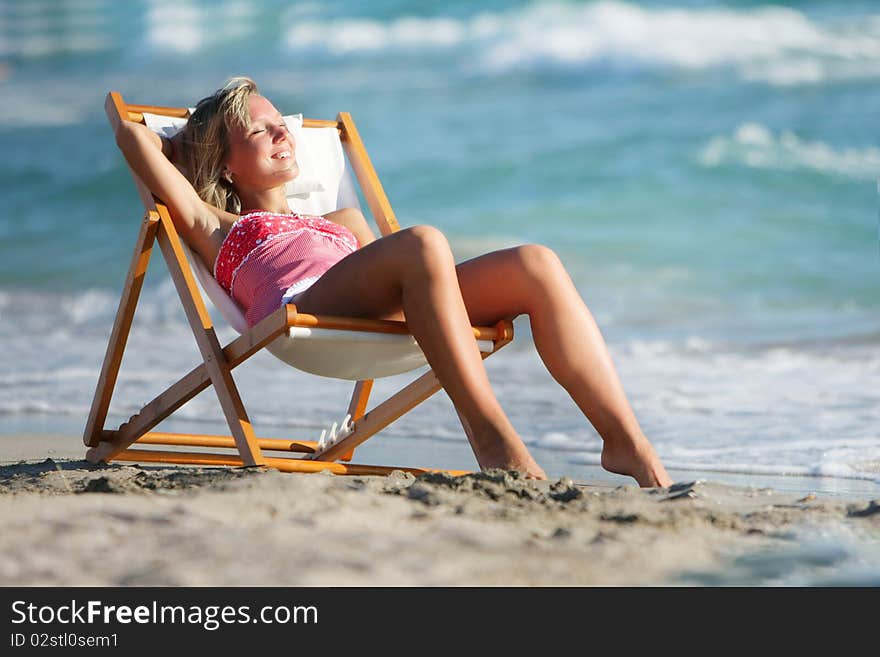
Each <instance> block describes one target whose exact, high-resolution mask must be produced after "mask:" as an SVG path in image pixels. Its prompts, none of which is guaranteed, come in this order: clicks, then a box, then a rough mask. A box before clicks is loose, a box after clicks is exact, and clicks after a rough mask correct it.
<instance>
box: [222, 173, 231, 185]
mask: <svg viewBox="0 0 880 657" xmlns="http://www.w3.org/2000/svg"><path fill="white" fill-rule="evenodd" d="M223 179H224V180H225V181H226V182H228V183H229V184H230V185H231V184H232V172H231V171H228V170H227V171H226V172H225V173H224V174H223Z"/></svg>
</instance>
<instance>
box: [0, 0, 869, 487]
mask: <svg viewBox="0 0 880 657" xmlns="http://www.w3.org/2000/svg"><path fill="white" fill-rule="evenodd" d="M236 74H246V75H250V76H252V77H254V78H255V79H256V80H257V82H258V83H259V84H260V86H261V87H262V90H263V92H264V93H265V94H266V95H267V96H269V97H270V98H271V99H272V100H273V101H274V102H275V104H276V105H277V106H278V107H279V108H281V109H283V110H284V111H285V112H290V113H293V112H303V113H304V114H306V115H307V116H312V117H316V118H332V117H334V116H335V115H336V113H337V112H339V111H349V112H351V113H352V114H353V116H354V118H355V120H356V121H357V124H358V127H359V129H360V132H361V134H362V136H363V138H364V140H365V142H366V145H367V148H368V149H369V152H370V155H371V157H372V159H373V162H374V165H375V166H376V169H377V170H378V172H379V175H380V177H381V179H382V181H383V183H384V185H385V189H386V191H387V193H388V196H389V198H390V200H391V202H392V205H393V206H394V208H395V211H396V214H397V216H398V218H399V220H400V222H401V224H403V225H413V224H417V223H429V224H433V225H436V226H438V227H440V228H441V229H442V230H443V231H444V232H445V233H446V234H447V235H448V237H449V238H450V241H451V243H452V245H453V248H454V250H455V252H456V255H457V257H458V258H459V259H465V258H468V257H472V256H474V255H477V254H479V253H483V252H485V251H488V250H491V249H494V248H501V247H505V246H509V245H513V244H518V243H524V242H540V243H543V244H547V245H548V246H551V247H552V248H554V249H555V250H556V251H557V252H558V253H559V255H560V256H561V257H562V259H563V261H564V262H565V264H566V266H567V267H568V269H569V271H570V272H571V274H572V277H573V279H574V280H575V283H576V284H577V286H578V288H579V290H580V291H581V293H582V295H583V296H584V298H585V300H586V301H587V303H588V305H589V306H590V308H591V310H592V311H593V313H594V315H595V316H596V318H597V320H598V321H599V324H600V326H601V328H602V330H603V333H604V334H605V336H606V339H607V340H608V342H609V345H610V347H611V350H612V354H613V356H614V358H615V362H616V364H617V367H618V370H619V371H620V374H621V377H622V379H623V381H624V384H625V386H626V389H627V391H628V393H629V395H630V399H631V401H632V403H633V406H634V408H635V409H636V412H637V414H638V416H639V418H640V420H641V422H642V424H643V426H644V428H645V429H646V432H647V433H648V434H649V435H650V436H651V438H652V440H653V441H654V443H655V444H656V445H657V447H658V450H659V451H660V453H661V455H662V456H663V458H664V460H665V461H666V462H667V463H668V464H669V465H670V466H672V467H673V468H674V469H676V472H677V473H678V474H679V476H681V477H686V476H688V473H704V472H709V473H717V474H718V476H719V477H723V476H726V475H728V474H733V473H737V474H742V473H746V474H756V475H762V476H771V475H772V476H777V475H791V474H795V475H807V476H816V475H820V476H827V477H832V478H833V481H837V482H838V483H833V481H832V482H831V483H828V482H825V483H817V486H826V487H829V488H834V487H836V486H838V487H839V486H841V485H843V484H840V483H839V480H841V479H844V480H849V481H853V482H854V481H860V482H861V483H860V484H859V485H860V486H864V485H876V483H877V481H878V479H880V436H878V434H877V431H876V426H877V422H878V420H880V410H878V409H880V404H878V402H880V393H878V390H880V386H878V383H880V356H878V349H877V347H878V345H880V315H878V309H880V294H878V292H877V284H876V282H877V280H878V274H880V271H878V269H880V267H878V265H880V247H878V209H877V180H878V177H880V139H878V130H877V128H878V123H877V116H880V112H878V110H880V85H878V81H880V10H878V7H877V4H876V3H874V2H847V3H838V2H831V1H830V0H825V1H821V2H819V1H817V2H809V1H808V2H794V3H785V4H784V5H770V4H765V3H761V2H735V3H719V2H702V1H687V2H685V1H679V2H659V1H658V2H518V3H508V2H505V3H501V2H480V3H474V2H445V3H433V2H420V3H414V2H407V3H404V2H392V1H390V0H382V1H376V2H344V3H343V2H321V3H317V2H316V3H296V4H292V3H288V2H275V1H272V2H260V3H258V2H250V3H246V2H240V1H238V2H223V1H221V2H208V1H207V0H205V1H194V2H185V3H184V2H159V1H155V2H146V1H141V2H126V3H113V2H110V1H109V0H78V1H71V2H63V3H61V2H39V1H32V2H27V3H19V2H13V1H12V0H7V1H5V2H0V95H2V102H0V148H2V152H3V157H2V158H0V190H2V194H3V198H4V199H5V201H6V212H5V214H4V219H2V220H0V339H2V342H3V344H4V345H6V346H7V349H8V351H7V354H8V355H7V357H6V358H5V359H3V361H2V362H0V430H2V431H4V432H15V431H22V430H35V429H39V428H41V427H42V428H45V429H47V430H49V429H51V430H60V431H66V432H69V433H71V435H74V434H78V433H79V432H80V431H81V429H82V426H83V424H84V422H85V417H86V415H87V412H88V407H89V404H90V402H91V395H92V391H93V389H94V384H95V381H96V379H97V372H98V369H99V367H100V362H101V359H102V356H103V350H104V348H105V346H106V339H107V336H108V335H109V329H110V325H111V323H112V317H113V313H114V311H115V304H116V301H117V298H118V294H119V289H120V286H121V283H122V280H123V277H124V274H125V271H126V269H127V266H128V259H129V258H130V255H131V248H132V245H133V241H134V238H135V235H136V231H137V224H138V221H139V216H140V214H141V210H140V209H139V208H140V207H141V206H140V203H139V201H138V198H137V196H136V193H135V191H134V186H133V185H132V183H131V180H130V176H129V174H128V172H127V170H126V168H125V166H124V163H123V160H122V158H121V156H120V155H119V154H118V152H117V151H116V149H115V146H114V144H113V140H112V136H111V134H110V130H109V127H108V126H107V122H106V118H105V116H104V114H103V101H104V96H105V95H106V93H107V92H108V91H109V90H111V89H113V90H117V91H119V92H121V93H122V94H123V96H124V97H125V98H126V99H127V100H130V101H132V102H149V103H155V104H170V105H191V104H193V103H194V102H195V101H196V100H198V99H199V98H201V97H202V96H204V95H206V94H208V93H210V92H211V91H213V89H215V88H216V87H218V86H220V85H221V84H222V83H223V81H224V80H225V79H226V78H227V77H229V76H231V75H236ZM153 267H154V268H155V269H156V270H157V272H161V270H162V265H161V263H160V262H159V259H156V260H155V261H154V265H153ZM57 309H60V312H61V316H63V317H64V318H65V321H64V322H61V323H59V322H58V321H57V318H58V316H59V315H58V310H57ZM517 329H518V332H519V336H520V339H519V340H517V341H516V342H515V343H514V345H513V346H511V347H508V348H507V349H505V352H502V354H501V355H499V356H497V357H495V358H492V359H490V360H489V361H487V366H488V367H489V370H490V375H491V376H492V378H493V381H495V382H497V388H498V394H499V397H500V398H501V400H502V403H503V404H504V406H505V408H507V409H508V411H509V414H510V415H511V418H512V419H513V421H514V423H515V425H516V426H517V427H518V428H519V430H520V431H521V433H522V435H523V437H524V438H525V439H526V441H527V442H528V443H529V444H530V446H531V447H532V448H533V449H534V450H535V452H536V454H537V455H538V456H539V460H541V461H542V462H544V463H549V464H551V467H549V468H548V469H549V470H550V471H552V473H553V474H562V473H568V474H575V475H576V474H577V473H578V472H580V471H581V470H580V468H583V467H586V466H591V465H594V464H596V463H598V458H599V451H600V442H599V439H598V436H597V435H596V433H595V432H594V431H593V429H592V428H591V427H590V426H589V425H588V424H587V423H586V422H585V421H584V420H583V418H582V417H581V416H580V415H579V414H578V413H577V412H576V410H575V409H574V406H573V404H572V403H571V401H570V400H569V399H568V397H567V396H566V395H565V393H564V392H563V391H561V390H560V389H559V388H558V387H556V386H555V384H554V383H553V382H552V380H551V379H550V378H549V376H547V375H546V374H545V373H544V372H543V370H542V368H541V364H540V361H539V359H538V358H537V357H536V356H535V354H534V352H533V350H532V348H531V347H530V345H529V341H528V326H527V323H525V322H522V321H520V322H518V323H517ZM187 331H188V329H187V327H186V324H185V320H184V318H183V315H182V313H181V312H180V311H179V310H178V309H177V308H176V306H175V299H174V291H173V289H172V288H171V286H170V284H169V283H168V282H167V280H165V279H163V277H162V276H160V275H159V274H158V273H153V274H152V275H151V276H148V279H147V287H146V291H145V295H144V299H143V301H142V307H141V309H140V311H139V314H138V319H137V326H136V331H135V334H134V336H133V337H132V340H131V346H130V352H131V353H132V358H129V359H127V360H126V362H125V367H124V369H123V375H122V378H121V380H120V384H119V390H118V393H117V397H116V398H115V399H114V405H113V407H112V409H111V410H112V413H113V419H115V420H117V421H118V420H119V419H122V418H124V417H127V415H128V414H130V413H132V412H134V411H135V410H136V409H137V408H138V407H139V406H140V405H141V404H142V403H143V402H144V401H147V400H148V399H150V398H151V397H152V396H153V395H154V394H155V393H156V392H157V391H158V390H159V389H160V387H161V385H162V384H163V383H165V382H170V381H171V380H173V379H174V378H176V375H178V374H180V373H182V372H183V371H184V368H186V369H188V368H189V366H190V365H191V364H192V362H194V359H195V357H196V356H195V354H196V350H195V348H194V343H193V340H192V338H191V336H189V335H188V333H187ZM224 335H227V336H230V335H231V333H225V334H224ZM157 347H160V348H157ZM138 350H140V351H138ZM135 354H137V355H139V356H140V357H139V358H138V357H137V356H136V355H135ZM144 354H147V355H146V356H144ZM272 365H273V363H272V360H271V358H269V357H266V359H265V360H260V361H258V362H257V364H256V365H255V366H254V367H250V366H246V367H245V368H243V369H242V371H241V372H240V373H239V374H237V379H238V380H239V381H240V383H241V385H242V387H243V388H246V389H251V390H252V392H250V393H248V392H247V391H246V392H245V393H244V394H245V397H246V398H247V397H248V396H250V397H252V398H253V399H252V400H249V401H250V402H251V403H252V409H251V410H252V413H253V419H254V421H255V423H256V424H257V427H258V431H259V430H260V429H261V428H264V429H265V430H263V431H261V433H264V434H267V435H275V434H277V435H288V434H290V433H295V434H297V433H298V434H304V437H305V436H308V435H310V434H311V433H314V432H315V431H316V430H318V429H317V428H318V427H320V426H323V425H325V424H329V423H330V422H331V421H332V420H334V419H338V418H337V417H336V416H337V415H338V414H339V411H340V410H342V409H343V408H344V403H345V402H344V398H345V396H346V395H347V390H348V388H347V386H340V384H337V383H336V382H328V383H327V386H328V387H326V388H321V389H320V391H316V390H315V386H314V385H313V384H312V383H311V382H310V380H309V379H307V378H303V377H302V376H301V375H299V374H298V373H295V372H280V373H279V372H277V370H272V374H271V375H270V374H267V373H266V369H267V368H272ZM394 383H399V381H397V380H395V381H393V382H391V383H389V384H388V385H389V387H390V386H391V385H392V384H394ZM383 385H385V384H383ZM380 387H381V386H380ZM333 395H337V397H335V398H333ZM203 397H204V398H202V397H200V398H198V399H197V400H195V401H194V402H192V403H191V404H189V405H188V406H187V407H185V408H184V409H183V417H184V418H185V419H186V420H187V422H189V423H195V424H197V425H199V426H200V427H202V428H204V427H207V428H206V429H205V430H215V429H216V430H221V429H222V420H221V419H220V417H221V416H220V414H219V412H218V411H217V410H216V401H215V400H214V399H213V398H210V397H209V396H208V395H204V396H203ZM331 398H332V399H331ZM411 415H412V416H413V417H412V418H409V417H407V418H405V419H404V420H402V421H401V422H400V423H399V425H398V426H396V427H394V428H392V429H390V430H389V431H388V432H387V433H388V437H387V439H386V440H387V441H388V442H387V445H391V446H393V447H394V452H395V453H396V454H398V455H399V459H398V461H399V462H401V463H410V462H412V463H416V464H424V463H426V462H432V456H433V455H436V454H440V453H442V454H443V455H444V456H443V458H444V459H446V460H448V461H449V465H453V466H458V467H472V466H473V460H472V457H471V456H470V454H469V451H468V448H467V446H466V444H464V438H463V436H462V434H461V430H460V427H459V426H458V424H457V421H456V418H455V414H454V412H453V411H452V409H451V407H450V405H449V403H448V400H446V399H445V398H443V397H438V398H437V399H435V400H432V401H431V402H430V403H429V404H427V405H426V407H425V409H424V410H423V411H420V412H418V413H413V414H411ZM380 440H381V439H380ZM368 449H369V448H368ZM365 455H366V456H369V455H370V452H369V451H365ZM383 456H384V454H383Z"/></svg>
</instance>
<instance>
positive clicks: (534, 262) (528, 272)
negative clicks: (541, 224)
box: [513, 244, 565, 284]
mask: <svg viewBox="0 0 880 657" xmlns="http://www.w3.org/2000/svg"><path fill="white" fill-rule="evenodd" d="M513 251H514V255H515V257H516V262H517V265H518V266H519V269H520V271H521V272H522V273H523V274H524V275H525V276H526V278H527V280H529V281H532V282H536V283H539V284H543V283H553V281H554V280H555V279H556V278H558V277H559V275H560V274H561V273H563V272H564V271H565V270H564V267H563V265H562V261H561V260H560V259H559V256H558V255H556V252H555V251H553V249H551V248H549V247H546V246H543V245H541V244H524V245H522V246H517V247H515V248H514V249H513Z"/></svg>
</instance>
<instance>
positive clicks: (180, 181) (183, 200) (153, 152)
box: [116, 121, 237, 267]
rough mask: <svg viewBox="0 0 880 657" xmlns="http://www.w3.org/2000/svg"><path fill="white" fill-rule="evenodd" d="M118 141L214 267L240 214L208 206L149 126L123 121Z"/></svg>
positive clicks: (183, 232)
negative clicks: (218, 254) (224, 239)
mask: <svg viewBox="0 0 880 657" xmlns="http://www.w3.org/2000/svg"><path fill="white" fill-rule="evenodd" d="M116 144H117V145H118V146H119V149H120V150H121V151H122V154H123V155H124V156H125V159H126V161H127V162H128V164H129V166H130V167H131V169H132V171H134V173H135V174H136V175H137V177H138V178H140V179H141V181H143V183H144V184H145V185H146V186H147V188H148V189H149V190H150V191H151V192H152V193H153V194H154V195H155V196H156V197H158V198H160V199H162V201H163V202H164V203H165V204H166V205H167V206H168V211H169V213H170V214H171V219H172V220H173V221H174V225H175V227H176V228H177V229H178V231H180V233H181V237H183V239H184V241H185V242H186V243H187V244H189V245H190V246H191V247H192V248H193V249H195V250H196V252H197V253H198V254H199V255H200V256H201V257H202V260H204V261H205V264H207V265H208V266H209V267H211V266H213V264H214V260H215V259H216V257H217V251H218V250H219V249H220V245H221V244H222V243H223V235H224V234H225V232H226V229H228V226H229V225H231V224H232V223H233V222H234V221H235V220H236V219H237V216H236V215H234V214H232V213H229V212H225V211H224V210H221V209H219V208H215V207H213V206H211V205H208V204H207V203H205V202H204V201H202V199H201V198H199V195H198V194H196V190H195V189H194V188H193V186H192V184H190V182H189V180H187V179H186V177H185V176H184V175H183V174H182V173H181V172H180V171H178V170H177V167H175V166H174V165H173V164H172V163H171V162H170V161H169V159H168V157H167V154H170V145H169V144H168V143H163V140H162V139H161V138H160V137H159V135H157V134H156V133H154V132H153V131H152V130H150V129H149V128H148V127H147V126H145V125H141V124H139V123H134V122H132V121H123V122H122V123H121V124H120V126H119V128H118V129H117V131H116Z"/></svg>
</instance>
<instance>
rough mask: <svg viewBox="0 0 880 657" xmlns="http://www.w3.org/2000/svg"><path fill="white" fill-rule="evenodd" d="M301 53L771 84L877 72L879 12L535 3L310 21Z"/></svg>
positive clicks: (294, 42)
mask: <svg viewBox="0 0 880 657" xmlns="http://www.w3.org/2000/svg"><path fill="white" fill-rule="evenodd" d="M286 44H287V47H288V48H289V49H291V50H294V51H297V52H299V53H308V52H314V51H316V50H317V51H323V52H326V53H329V54H333V55H348V54H352V53H358V54H370V53H384V52H395V51H401V50H406V51H410V52H413V51H414V52H430V51H443V52H444V53H445V52H448V51H449V50H452V49H457V50H460V51H461V53H462V56H463V58H465V60H466V61H467V62H471V61H474V60H475V61H477V62H478V64H479V65H481V66H482V68H484V69H486V70H489V71H494V72H506V71H510V70H516V69H522V68H529V67H531V66H534V65H544V64H550V65H558V66H564V67H582V66H585V65H593V64H601V63H607V62H610V63H612V64H619V65H623V66H625V67H633V66H635V67H642V68H649V69H656V68H671V69H678V70H685V71H701V70H706V69H713V68H719V67H732V68H733V69H734V70H735V71H736V72H737V73H738V74H739V75H740V77H741V78H743V79H746V80H750V81H756V80H757V81H762V82H766V83H770V84H774V85H790V84H800V83H816V82H824V81H829V80H845V79H856V78H865V77H868V78H872V77H877V76H880V16H869V17H864V16H861V17H853V18H845V19H833V20H827V21H819V20H818V19H811V18H810V17H808V16H807V15H805V14H804V13H802V12H800V11H798V10H796V9H791V8H784V7H776V6H764V7H754V8H748V9H730V8H693V9H685V8H654V7H641V6H638V5H635V4H632V3H627V2H619V1H616V0H603V1H601V2H592V3H588V4H585V5H575V4H568V3H561V2H535V3H532V4H529V5H526V6H524V7H521V8H517V9H514V10H510V11H507V12H501V13H489V12H481V13H478V14H476V15H474V16H471V17H468V18H449V17H417V16H401V17H397V18H393V19H391V20H387V21H380V20H377V19H369V18H359V19H347V18H341V19H333V20H306V21H302V22H297V23H296V24H295V25H293V26H291V27H290V28H289V29H288V30H287V33H286Z"/></svg>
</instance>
